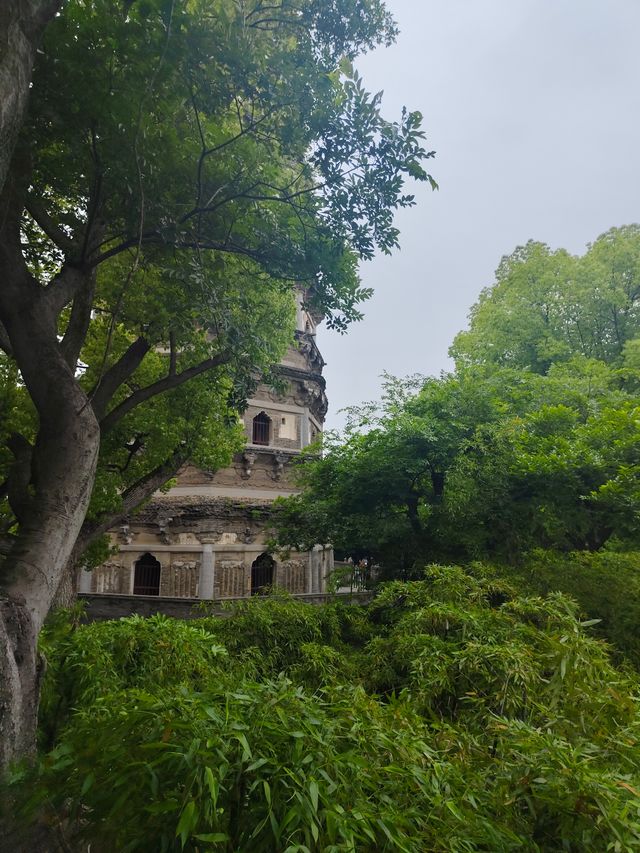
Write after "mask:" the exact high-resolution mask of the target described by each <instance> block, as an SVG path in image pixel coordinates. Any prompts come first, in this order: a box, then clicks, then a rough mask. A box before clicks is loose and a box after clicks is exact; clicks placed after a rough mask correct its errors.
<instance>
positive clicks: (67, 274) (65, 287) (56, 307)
mask: <svg viewBox="0 0 640 853" xmlns="http://www.w3.org/2000/svg"><path fill="white" fill-rule="evenodd" d="M90 275H91V269H88V270H87V269H82V268H81V267H78V266H75V265H73V264H71V263H69V262H68V261H65V263H64V264H63V265H62V269H61V270H60V272H59V273H58V274H57V275H55V276H54V277H53V278H52V280H51V283H50V284H48V285H47V286H46V287H45V288H44V298H45V299H46V300H47V302H48V304H49V309H50V310H51V312H52V314H53V316H54V317H55V318H57V317H58V316H59V314H60V312H61V311H62V309H63V308H64V307H65V306H66V305H68V304H69V303H70V302H71V300H72V299H75V297H76V295H77V294H78V293H80V291H81V290H82V287H83V285H85V284H87V283H88V276H90Z"/></svg>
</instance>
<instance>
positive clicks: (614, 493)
mask: <svg viewBox="0 0 640 853" xmlns="http://www.w3.org/2000/svg"><path fill="white" fill-rule="evenodd" d="M451 354H452V356H453V357H454V359H455V365H456V366H455V370H454V371H453V372H452V373H449V374H445V375H443V376H441V377H440V378H428V379H424V378H423V377H420V376H416V377H412V378H410V379H407V380H396V379H394V378H392V377H387V381H386V383H385V393H384V396H383V400H382V402H381V403H380V404H366V405H364V406H360V407H355V408H353V409H351V410H350V411H349V417H348V423H347V427H346V429H345V431H344V433H343V434H341V435H338V434H333V435H329V436H327V437H326V439H325V445H324V454H323V456H322V457H320V456H318V455H316V456H310V457H309V458H308V459H307V460H306V462H305V464H303V465H301V466H300V469H299V478H300V482H301V484H302V486H303V489H304V490H303V493H302V494H301V495H300V496H298V497H294V498H291V499H289V500H287V501H284V502H283V503H282V506H281V510H280V516H279V519H278V524H279V530H278V537H279V541H280V544H281V545H285V546H287V545H309V544H311V543H312V542H317V541H323V542H332V543H333V544H334V545H335V547H336V549H337V551H338V552H339V553H342V554H344V555H345V556H351V557H353V558H354V560H360V559H363V558H365V559H368V560H369V561H370V562H371V563H373V564H378V566H379V567H380V568H379V570H378V577H382V578H385V577H386V578H395V577H400V578H411V577H418V576H419V575H420V573H421V571H422V566H423V564H424V562H425V560H429V561H437V562H451V561H454V562H457V563H463V564H468V563H469V562H471V561H474V560H483V561H489V562H493V563H498V564H500V565H503V566H509V567H511V575H512V576H513V577H519V578H521V579H523V580H524V582H526V584H527V587H528V588H529V589H533V590H538V591H541V592H547V591H548V590H552V589H559V590H564V591H566V592H570V593H571V594H573V595H574V596H576V597H577V598H578V599H579V601H580V602H581V604H582V606H583V608H584V609H585V610H587V611H589V612H590V613H591V614H593V615H594V616H597V617H600V618H602V619H603V623H602V625H603V626H604V628H605V629H606V630H607V631H608V635H609V637H611V639H613V640H614V641H615V642H616V643H617V644H618V645H619V646H620V647H622V648H624V649H625V650H626V651H628V652H630V653H631V654H632V655H633V656H634V658H635V660H636V661H637V660H638V632H637V624H638V619H637V613H636V611H637V607H638V603H637V602H638V598H637V594H636V592H637V589H638V569H637V567H638V565H639V559H638V557H637V556H636V555H634V553H633V552H634V551H635V550H636V549H637V548H638V543H639V531H640V476H639V475H640V227H638V226H637V225H631V226H626V227H623V228H614V229H612V230H610V231H609V232H607V233H606V234H603V235H602V236H601V237H599V238H598V240H596V241H595V243H593V244H592V245H591V246H590V247H589V249H588V251H587V252H586V253H585V254H584V256H582V257H574V256H572V255H569V254H568V253H567V252H565V251H564V250H558V251H551V250H550V249H549V247H548V246H546V245H544V244H540V243H534V242H530V243H528V244H527V245H526V246H523V247H519V248H518V249H516V251H515V252H514V253H513V254H512V255H510V256H509V257H506V258H503V260H502V262H501V264H500V266H499V267H498V270H497V273H496V283H495V284H494V285H493V287H491V288H487V289H486V290H484V291H483V292H482V294H481V297H480V300H479V301H478V303H477V304H476V305H475V306H474V307H473V308H472V310H471V314H470V327H469V329H468V331H465V332H461V333H460V334H459V335H458V336H457V337H456V339H455V341H454V344H453V346H452V348H451Z"/></svg>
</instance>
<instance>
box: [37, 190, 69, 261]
mask: <svg viewBox="0 0 640 853" xmlns="http://www.w3.org/2000/svg"><path fill="white" fill-rule="evenodd" d="M25 207H26V209H27V211H28V213H29V215H30V216H31V218H32V219H33V220H34V221H35V222H36V224H37V225H39V226H40V228H41V229H42V230H43V231H44V233H45V234H46V235H47V237H48V238H49V239H50V240H51V241H52V242H53V243H55V244H56V246H57V247H58V248H59V249H61V250H62V251H63V252H64V253H65V255H71V254H73V252H74V249H75V245H74V242H73V240H72V238H71V237H70V236H69V235H68V234H67V233H66V232H65V231H63V230H62V228H60V226H59V225H58V223H57V222H56V221H55V220H54V219H53V217H52V216H50V215H49V214H48V213H47V211H46V209H45V207H44V205H43V204H42V202H41V200H40V199H37V198H34V196H32V195H28V196H27V199H26V201H25Z"/></svg>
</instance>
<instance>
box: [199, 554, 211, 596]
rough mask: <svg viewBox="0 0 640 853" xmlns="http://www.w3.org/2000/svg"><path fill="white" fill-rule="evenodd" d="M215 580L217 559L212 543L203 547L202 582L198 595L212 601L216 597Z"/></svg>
mask: <svg viewBox="0 0 640 853" xmlns="http://www.w3.org/2000/svg"><path fill="white" fill-rule="evenodd" d="M214 580H215V557H214V554H213V545H212V544H211V543H210V542H207V543H205V544H204V545H203V546H202V559H201V560H200V582H199V586H198V595H199V597H200V598H204V599H207V600H209V601H210V600H212V599H213V597H214V592H213V590H214Z"/></svg>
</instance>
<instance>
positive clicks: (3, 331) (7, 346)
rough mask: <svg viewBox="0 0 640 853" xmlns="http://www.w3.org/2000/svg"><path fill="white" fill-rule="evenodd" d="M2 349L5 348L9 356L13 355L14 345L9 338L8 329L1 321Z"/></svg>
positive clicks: (0, 346) (0, 341)
mask: <svg viewBox="0 0 640 853" xmlns="http://www.w3.org/2000/svg"><path fill="white" fill-rule="evenodd" d="M0 349H1V350H3V351H4V352H5V353H6V354H7V355H8V356H9V358H12V357H13V347H12V346H11V341H10V340H9V335H8V333H7V330H6V329H5V327H4V326H3V325H2V323H1V322H0Z"/></svg>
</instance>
